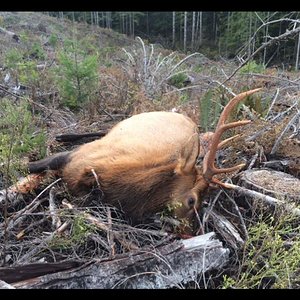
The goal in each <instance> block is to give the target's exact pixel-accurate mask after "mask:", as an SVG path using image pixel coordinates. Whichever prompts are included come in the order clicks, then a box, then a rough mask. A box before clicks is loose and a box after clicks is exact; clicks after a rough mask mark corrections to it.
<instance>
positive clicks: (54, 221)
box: [49, 187, 61, 229]
mask: <svg viewBox="0 0 300 300" xmlns="http://www.w3.org/2000/svg"><path fill="white" fill-rule="evenodd" d="M54 192H55V189H54V187H52V188H51V189H50V192H49V212H50V216H51V218H52V226H53V228H56V229H57V228H59V227H60V226H61V220H60V218H59V217H58V215H57V213H56V205H55V202H54V198H55V194H54Z"/></svg>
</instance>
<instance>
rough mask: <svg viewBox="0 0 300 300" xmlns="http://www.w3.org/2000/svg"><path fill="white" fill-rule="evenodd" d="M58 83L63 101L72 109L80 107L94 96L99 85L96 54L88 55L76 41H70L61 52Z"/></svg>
mask: <svg viewBox="0 0 300 300" xmlns="http://www.w3.org/2000/svg"><path fill="white" fill-rule="evenodd" d="M59 63H60V66H59V67H58V69H57V83H58V87H59V91H60V94H61V96H62V102H63V104H64V105H66V106H68V107H69V108H71V109H74V110H76V109H79V108H80V107H82V105H83V104H84V103H85V102H87V101H88V100H89V99H91V98H92V97H93V96H94V93H95V91H96V86H97V78H98V76H97V67H98V61H97V56H96V55H88V54H87V53H86V52H85V51H84V50H83V49H80V48H79V46H78V45H77V43H76V42H74V41H68V42H67V44H66V49H65V51H64V52H60V53H59Z"/></svg>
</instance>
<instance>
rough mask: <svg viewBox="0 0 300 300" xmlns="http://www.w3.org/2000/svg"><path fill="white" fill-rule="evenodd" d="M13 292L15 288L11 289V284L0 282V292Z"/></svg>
mask: <svg viewBox="0 0 300 300" xmlns="http://www.w3.org/2000/svg"><path fill="white" fill-rule="evenodd" d="M4 289H5V290H13V289H16V288H15V287H13V286H12V285H11V284H9V283H7V282H5V281H3V280H0V290H4Z"/></svg>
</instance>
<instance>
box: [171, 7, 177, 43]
mask: <svg viewBox="0 0 300 300" xmlns="http://www.w3.org/2000/svg"><path fill="white" fill-rule="evenodd" d="M175 18H176V12H175V11H173V23H172V47H174V46H175V24H176V22H175V21H176V19H175Z"/></svg>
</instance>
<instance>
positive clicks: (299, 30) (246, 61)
mask: <svg viewBox="0 0 300 300" xmlns="http://www.w3.org/2000/svg"><path fill="white" fill-rule="evenodd" d="M299 32H300V26H299V27H297V28H295V29H293V30H286V32H285V33H283V34H281V35H279V36H276V37H273V38H272V39H271V40H269V41H268V42H267V43H263V44H262V45H261V46H260V47H259V48H257V49H256V50H255V51H254V52H253V53H252V54H251V55H249V56H248V58H247V59H245V61H244V62H243V63H242V64H240V65H239V66H238V67H237V68H236V69H235V70H234V71H233V72H232V73H231V75H229V76H228V77H227V78H226V79H225V80H224V82H222V84H225V83H226V82H227V81H229V80H230V79H231V78H232V77H233V76H234V75H235V74H236V73H237V72H238V71H239V70H240V69H241V68H242V67H243V66H245V65H246V64H247V63H248V62H249V61H250V60H251V59H252V58H253V57H254V56H255V55H256V54H258V53H259V52H260V51H262V50H263V49H265V48H266V47H268V46H271V45H273V44H275V43H277V42H278V41H280V40H284V39H285V38H287V37H289V36H291V35H296V34H297V33H299Z"/></svg>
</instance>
